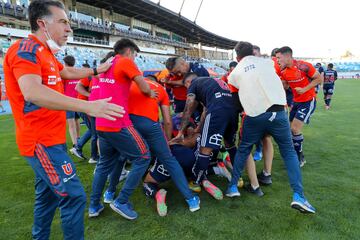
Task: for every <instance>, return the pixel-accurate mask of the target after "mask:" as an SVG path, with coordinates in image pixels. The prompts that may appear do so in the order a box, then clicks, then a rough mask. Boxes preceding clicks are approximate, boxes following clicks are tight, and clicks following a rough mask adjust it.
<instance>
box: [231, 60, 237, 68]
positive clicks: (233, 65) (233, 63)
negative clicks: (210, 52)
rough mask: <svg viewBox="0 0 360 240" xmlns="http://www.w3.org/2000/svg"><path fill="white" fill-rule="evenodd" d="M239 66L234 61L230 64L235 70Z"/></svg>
mask: <svg viewBox="0 0 360 240" xmlns="http://www.w3.org/2000/svg"><path fill="white" fill-rule="evenodd" d="M237 64H238V63H237V62H235V61H232V62H230V63H229V68H232V67H233V68H234V67H236V66H237Z"/></svg>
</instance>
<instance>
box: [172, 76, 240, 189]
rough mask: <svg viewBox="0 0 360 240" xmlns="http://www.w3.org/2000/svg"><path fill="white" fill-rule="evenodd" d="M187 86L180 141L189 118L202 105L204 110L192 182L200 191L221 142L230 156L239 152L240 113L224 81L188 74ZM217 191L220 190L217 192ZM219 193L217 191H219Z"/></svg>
mask: <svg viewBox="0 0 360 240" xmlns="http://www.w3.org/2000/svg"><path fill="white" fill-rule="evenodd" d="M183 81H184V85H185V87H186V88H187V89H188V90H187V100H186V105H185V110H184V114H183V117H182V120H181V129H180V131H179V133H178V135H177V137H176V138H177V139H179V138H180V139H181V138H182V137H183V136H184V130H185V128H186V126H187V125H188V123H189V119H190V117H191V115H192V114H193V113H194V111H195V110H196V109H197V107H198V106H199V104H201V105H202V106H203V107H204V111H203V114H202V118H201V122H200V126H199V128H201V127H202V134H201V144H200V148H199V153H198V154H197V156H196V162H195V164H194V167H193V178H192V181H191V182H190V183H189V186H190V188H191V189H192V190H193V191H196V192H200V191H201V185H202V186H203V187H205V188H208V187H211V186H206V184H207V182H206V181H204V180H205V179H206V170H207V169H208V166H209V163H210V159H211V157H212V154H213V151H214V150H219V149H220V146H221V142H222V141H223V138H224V142H225V147H226V148H227V151H228V152H229V154H230V158H231V159H233V156H234V155H235V153H236V147H235V141H234V140H235V135H236V131H237V128H238V112H237V111H234V108H233V102H232V101H233V100H232V96H231V93H230V90H229V88H228V86H227V84H226V83H225V82H224V81H221V80H219V79H214V78H210V77H197V75H196V74H195V73H188V74H187V75H185V77H184V79H183ZM214 190H216V189H214ZM216 191H217V190H216Z"/></svg>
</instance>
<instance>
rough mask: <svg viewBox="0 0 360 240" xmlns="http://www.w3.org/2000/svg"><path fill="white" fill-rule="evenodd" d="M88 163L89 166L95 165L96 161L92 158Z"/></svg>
mask: <svg viewBox="0 0 360 240" xmlns="http://www.w3.org/2000/svg"><path fill="white" fill-rule="evenodd" d="M89 163H90V164H96V163H97V160H96V159H94V158H90V159H89Z"/></svg>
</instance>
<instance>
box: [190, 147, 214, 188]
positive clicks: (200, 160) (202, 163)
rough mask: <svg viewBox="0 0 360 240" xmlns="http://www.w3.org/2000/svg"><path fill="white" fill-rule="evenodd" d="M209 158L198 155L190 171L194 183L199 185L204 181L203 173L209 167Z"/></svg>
mask: <svg viewBox="0 0 360 240" xmlns="http://www.w3.org/2000/svg"><path fill="white" fill-rule="evenodd" d="M210 158H211V156H208V155H203V154H201V153H199V154H198V155H197V158H196V162H195V165H194V167H193V169H192V173H193V177H194V182H195V183H196V184H200V183H201V181H202V180H203V179H204V175H205V172H206V170H207V168H208V166H209V163H210Z"/></svg>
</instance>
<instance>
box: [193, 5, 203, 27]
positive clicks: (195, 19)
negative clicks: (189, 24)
mask: <svg viewBox="0 0 360 240" xmlns="http://www.w3.org/2000/svg"><path fill="white" fill-rule="evenodd" d="M203 1H204V0H201V2H200V6H199V8H198V11H197V13H196V17H195V20H194V23H196V19H197V17H198V15H199V12H200V8H201V5H202V3H203Z"/></svg>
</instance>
